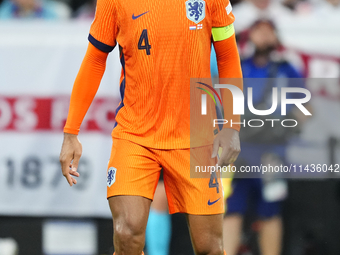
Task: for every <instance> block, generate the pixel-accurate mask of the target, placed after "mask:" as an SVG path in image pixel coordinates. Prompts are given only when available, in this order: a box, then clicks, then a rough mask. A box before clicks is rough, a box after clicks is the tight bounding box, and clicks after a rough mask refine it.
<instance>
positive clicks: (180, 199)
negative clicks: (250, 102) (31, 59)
mask: <svg viewBox="0 0 340 255" xmlns="http://www.w3.org/2000/svg"><path fill="white" fill-rule="evenodd" d="M231 10H232V7H231V5H230V3H229V1H227V0H218V1H211V0H209V1H203V0H189V1H186V2H185V1H182V0H176V1H171V2H164V1H158V0H148V1H143V2H140V1H137V0H133V1H131V0H129V1H127V0H99V1H98V2H97V11H96V16H95V20H94V22H93V23H92V26H91V30H90V35H89V41H90V44H89V46H88V50H87V53H86V55H85V58H84V61H83V63H82V66H81V68H80V71H79V73H78V76H77V79H76V81H75V84H74V87H73V92H72V95H71V103H70V110H69V115H68V119H67V122H66V126H65V128H64V142H63V146H62V151H61V154H60V162H61V165H62V172H63V175H64V176H65V177H66V179H67V181H68V183H69V185H70V186H72V185H73V184H76V183H77V181H76V179H75V178H74V176H76V177H78V176H79V174H78V173H77V167H78V162H79V159H80V156H81V153H82V146H81V144H80V142H79V140H78V137H77V134H78V132H79V129H80V125H81V123H82V120H83V118H84V116H85V114H86V112H87V110H88V108H89V106H90V104H91V102H92V100H93V98H94V96H95V94H96V92H97V89H98V87H99V84H100V81H101V78H102V76H103V73H104V71H105V63H106V58H107V55H108V53H109V52H110V51H112V50H113V49H114V47H115V46H116V44H117V42H118V44H119V49H120V53H121V63H122V66H123V70H122V76H121V85H120V90H121V96H122V101H121V103H120V105H119V107H118V109H117V114H116V121H117V125H116V126H115V128H114V129H113V132H112V136H113V146H112V152H111V158H110V162H109V166H108V172H107V176H108V180H107V186H108V187H107V191H108V194H107V197H108V200H109V205H110V209H111V212H112V217H113V225H114V247H115V252H116V255H122V254H129V255H140V254H142V252H143V247H144V240H145V229H146V225H147V220H148V215H149V209H150V204H151V201H152V199H153V197H154V192H155V189H156V186H157V183H158V179H159V175H160V171H161V168H163V170H164V184H165V189H166V192H167V198H168V206H169V211H170V213H177V212H181V213H186V214H187V219H188V224H189V227H190V234H191V239H192V243H193V247H194V250H195V253H196V254H210V255H213V254H216V255H221V254H223V241H222V233H223V228H222V219H223V215H222V214H223V211H224V210H223V205H224V202H223V199H221V194H222V185H219V183H218V179H216V182H215V183H213V187H211V182H210V179H209V178H196V179H191V178H190V171H189V169H190V165H191V164H194V165H212V166H213V165H215V164H216V163H217V159H216V157H217V152H218V149H219V147H222V149H223V152H222V155H221V157H220V159H219V161H218V164H219V165H229V164H230V163H232V162H233V161H235V159H236V158H237V156H238V154H239V151H240V146H239V135H238V130H239V128H240V126H239V125H234V126H233V128H230V127H229V128H227V127H226V128H223V129H222V130H221V131H220V132H219V133H218V134H217V135H216V137H215V138H214V136H213V133H214V132H213V127H212V125H211V123H207V128H209V130H211V136H210V138H209V141H208V142H207V141H205V143H201V145H200V146H198V147H195V148H190V100H189V98H190V78H191V77H192V78H194V77H198V78H200V77H201V78H203V77H210V65H209V59H210V48H211V43H212V41H213V44H214V48H215V51H216V54H217V59H218V67H219V73H220V77H227V78H229V77H233V78H241V77H242V73H241V68H240V62H239V56H238V51H237V46H236V40H235V35H234V28H233V21H234V16H233V14H232V12H231ZM212 39H213V40H212ZM239 86H240V89H242V87H241V86H242V83H240V84H239ZM222 98H223V101H224V102H225V103H224V111H225V114H226V118H227V119H232V120H233V121H234V122H239V121H240V119H239V116H234V115H232V107H230V106H229V105H227V103H226V102H231V94H230V93H229V92H228V91H222ZM200 112H201V111H200V109H197V114H199V115H200ZM207 152H208V153H207ZM190 154H192V155H194V156H195V157H194V158H193V162H190ZM218 197H219V198H218Z"/></svg>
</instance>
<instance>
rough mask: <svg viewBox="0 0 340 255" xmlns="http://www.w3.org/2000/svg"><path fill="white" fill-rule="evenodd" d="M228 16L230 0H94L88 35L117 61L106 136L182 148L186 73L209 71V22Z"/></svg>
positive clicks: (220, 23) (186, 133) (225, 21)
mask: <svg viewBox="0 0 340 255" xmlns="http://www.w3.org/2000/svg"><path fill="white" fill-rule="evenodd" d="M233 21H234V16H233V14H232V12H231V6H230V3H229V0H171V1H164V0H143V1H141V0H98V3H97V10H96V16H95V19H94V21H93V23H92V26H91V30H90V35H89V41H90V42H91V43H92V44H93V45H94V46H95V47H96V48H98V49H100V50H101V51H104V52H110V51H112V50H113V48H114V47H115V46H116V45H117V44H118V45H119V47H120V51H121V63H122V67H123V70H122V76H121V84H120V92H121V97H122V101H121V103H120V105H119V106H118V109H117V114H116V121H117V125H116V126H115V128H114V129H113V132H112V136H113V137H115V138H121V139H127V140H130V141H132V142H135V143H137V144H140V145H143V146H146V147H150V148H156V149H181V148H189V147H190V78H204V77H205V78H208V77H210V52H211V43H212V28H213V27H225V26H228V25H230V24H232V23H233ZM199 110H200V109H199ZM208 124H209V125H211V123H208Z"/></svg>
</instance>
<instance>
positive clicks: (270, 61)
mask: <svg viewBox="0 0 340 255" xmlns="http://www.w3.org/2000/svg"><path fill="white" fill-rule="evenodd" d="M249 40H250V42H251V43H252V45H253V48H254V53H253V55H252V56H251V57H250V58H247V59H245V60H243V61H242V62H241V65H242V71H243V74H244V77H245V78H277V77H280V78H284V77H286V78H301V77H302V75H301V74H300V73H299V72H298V71H296V70H295V69H294V67H293V66H292V65H290V64H289V63H288V62H287V61H285V60H284V58H283V57H282V56H280V55H279V54H275V53H277V52H276V50H277V49H278V48H279V45H280V44H279V40H278V37H277V34H276V29H275V26H274V24H273V22H271V21H269V20H258V21H256V22H255V23H254V24H253V25H252V26H251V29H250V32H249ZM212 62H213V61H212ZM214 66H215V65H214V64H212V68H214ZM216 72H217V71H212V73H215V75H216ZM273 83H275V82H274V80H272V79H252V80H250V79H247V80H245V87H247V86H249V87H253V88H256V89H254V94H253V102H254V107H255V108H256V109H268V108H269V107H270V106H269V107H268V105H266V106H264V108H261V106H260V104H271V102H270V98H271V89H272V87H273V86H274V85H275V84H273ZM294 85H295V86H296V83H294ZM286 86H289V84H287V85H286ZM268 91H269V93H268ZM268 98H269V100H268ZM246 115H247V113H246ZM246 115H245V117H244V118H247V117H249V116H247V117H246ZM288 115H289V116H291V117H292V118H293V119H297V121H298V123H299V125H301V124H303V123H304V122H305V121H306V117H305V115H303V114H302V113H301V112H300V111H296V109H291V110H290V112H289V113H288ZM253 117H254V116H253ZM265 117H267V118H268V116H265ZM249 118H250V117H249ZM249 118H248V119H249ZM254 118H255V117H254ZM256 118H257V119H258V118H259V116H256ZM275 118H280V117H279V116H276V117H275ZM250 119H251V118H250ZM261 129H262V128H261ZM259 130H260V129H259V128H256V129H254V128H247V129H244V130H242V131H243V133H242V132H241V141H242V143H241V144H242V152H241V154H240V158H239V160H238V161H237V162H236V165H249V166H257V165H260V164H263V165H268V164H270V165H272V166H274V165H280V164H284V163H285V148H286V144H287V141H288V138H289V135H290V134H289V133H287V130H284V131H285V132H279V134H278V135H277V136H275V135H274V134H271V130H262V132H261V131H259ZM272 130H274V131H277V129H272ZM255 131H256V133H254V132H255ZM242 134H243V135H242ZM232 187H233V193H232V194H231V196H230V197H229V198H228V199H227V214H226V217H225V220H224V246H225V247H226V251H227V254H228V255H236V254H238V250H239V247H240V244H241V236H242V223H243V217H244V214H245V213H246V210H247V205H248V198H249V197H251V198H252V199H255V207H256V215H257V217H259V219H260V220H261V224H260V226H261V227H260V231H259V234H260V236H259V244H260V250H261V254H262V255H279V254H280V253H281V239H282V220H281V216H280V215H281V202H282V200H283V199H285V197H286V195H287V186H286V185H285V182H284V180H282V179H270V181H269V179H268V180H267V179H266V180H263V179H261V178H260V177H258V178H252V179H234V180H233V183H232Z"/></svg>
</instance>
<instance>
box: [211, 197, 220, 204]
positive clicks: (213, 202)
mask: <svg viewBox="0 0 340 255" xmlns="http://www.w3.org/2000/svg"><path fill="white" fill-rule="evenodd" d="M220 199H221V198H219V199H217V200H215V201H212V202H210V199H209V201H208V205H213V204H215V203H217V202H218V201H219V200H220Z"/></svg>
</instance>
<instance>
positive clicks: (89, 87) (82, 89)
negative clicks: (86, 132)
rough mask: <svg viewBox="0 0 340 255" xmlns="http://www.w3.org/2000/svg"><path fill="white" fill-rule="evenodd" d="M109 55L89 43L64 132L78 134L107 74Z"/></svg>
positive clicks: (75, 84) (75, 83)
mask: <svg viewBox="0 0 340 255" xmlns="http://www.w3.org/2000/svg"><path fill="white" fill-rule="evenodd" d="M107 55H108V53H105V52H102V51H100V50H98V49H97V48H95V47H94V46H93V45H92V44H91V43H89V46H88V49H87V52H86V55H85V57H84V60H83V63H82V65H81V67H80V70H79V72H78V75H77V78H76V80H75V82H74V85H73V90H72V94H71V101H70V109H69V113H68V117H67V121H66V125H65V127H64V132H65V133H69V134H78V132H79V129H80V125H81V123H82V121H83V119H84V117H85V115H86V112H87V110H88V109H89V107H90V105H91V103H92V101H93V98H94V96H95V95H96V93H97V90H98V88H99V85H100V82H101V79H102V77H103V74H104V72H105V66H106V59H107Z"/></svg>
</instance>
